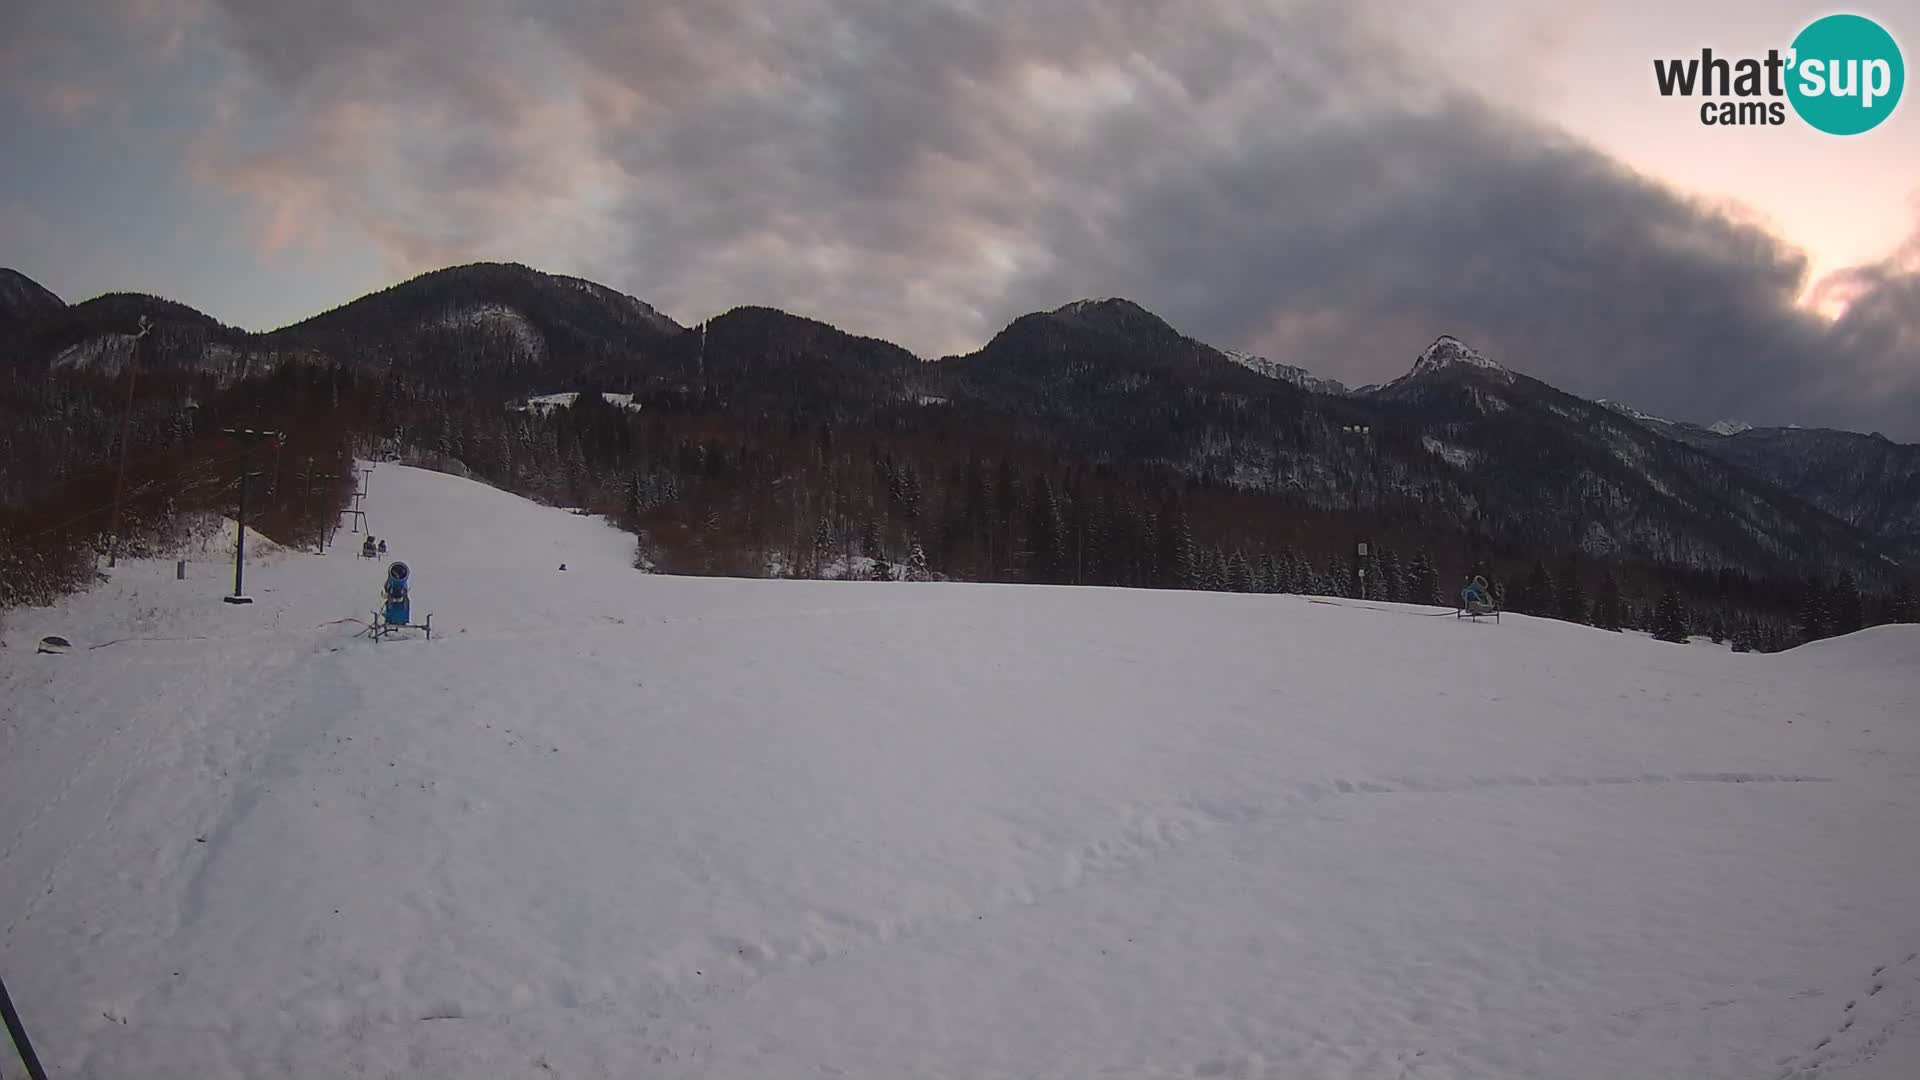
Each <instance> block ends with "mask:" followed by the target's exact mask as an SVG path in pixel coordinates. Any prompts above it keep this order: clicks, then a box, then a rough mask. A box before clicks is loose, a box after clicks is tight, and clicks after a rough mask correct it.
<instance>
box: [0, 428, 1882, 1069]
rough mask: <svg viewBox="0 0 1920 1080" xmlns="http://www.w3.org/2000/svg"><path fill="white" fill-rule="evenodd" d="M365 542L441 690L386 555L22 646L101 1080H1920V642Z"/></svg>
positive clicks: (392, 480) (418, 501) (26, 816)
mask: <svg viewBox="0 0 1920 1080" xmlns="http://www.w3.org/2000/svg"><path fill="white" fill-rule="evenodd" d="M366 506H367V510H368V516H369V518H370V521H371V524H372V528H373V530H374V532H375V533H376V534H378V535H379V536H381V537H382V538H383V539H386V540H387V541H388V543H389V545H390V547H391V555H392V557H394V558H400V559H405V560H407V561H408V562H409V563H410V565H411V566H412V568H413V573H414V597H415V600H414V603H415V612H416V615H418V614H424V613H425V612H428V611H431V612H433V615H434V626H435V634H434V640H433V641H432V642H430V643H429V642H425V641H418V640H413V641H389V642H385V643H381V644H374V643H372V642H369V641H366V640H364V639H357V638H355V637H354V636H353V634H354V631H355V627H354V626H353V625H352V624H351V623H349V622H346V621H342V620H348V619H352V618H356V617H357V618H359V619H361V620H364V619H365V618H366V617H367V615H368V613H369V612H370V611H371V609H372V608H373V607H374V605H375V603H376V590H377V588H378V586H379V583H380V580H381V578H382V575H383V568H384V564H376V563H369V562H367V561H364V560H361V559H357V558H355V557H354V541H355V540H356V539H357V538H355V537H353V536H352V535H351V534H342V535H341V537H340V541H341V542H340V544H339V546H338V548H337V549H336V550H335V551H334V552H332V553H331V554H329V555H327V556H324V557H323V556H315V555H301V554H297V553H291V552H288V553H283V554H281V555H280V556H279V557H278V558H274V559H268V560H263V561H262V562H261V563H259V564H257V565H252V566H250V567H249V570H248V577H247V581H248V586H249V592H251V593H252V594H253V595H254V597H255V598H256V600H257V602H256V603H255V604H254V605H252V606H251V607H233V606H229V605H225V604H222V603H221V602H220V595H221V593H222V592H223V591H224V590H225V588H226V587H227V585H228V584H229V582H230V578H229V577H228V576H227V575H228V573H229V571H228V568H226V567H224V566H222V565H219V564H217V563H214V562H211V561H196V562H194V563H192V564H191V565H190V573H189V579H188V580H187V581H184V582H182V581H175V580H173V565H172V563H171V562H165V563H154V564H130V565H125V566H123V567H122V568H121V570H120V571H118V572H117V578H116V580H115V581H114V582H113V583H112V584H110V585H108V586H103V587H102V588H101V589H100V590H99V591H97V592H95V593H93V594H91V595H87V596H83V597H78V598H75V599H74V600H73V601H71V602H69V603H68V604H66V605H65V606H63V607H61V608H59V609H56V610H29V611H18V612H13V613H11V614H10V615H9V616H8V621H7V630H6V641H7V645H8V648H6V649H5V650H4V651H0V976H3V977H4V978H5V980H6V982H7V985H8V987H9V988H10V989H11V990H12V992H13V995H14V997H15V999H16V1001H17V1002H18V1003H19V1005H20V1006H21V1009H22V1011H23V1013H24V1014H25V1019H26V1021H27V1024H28V1026H29V1030H30V1031H31V1032H32V1034H33V1036H34V1038H35V1041H36V1043H37V1044H38V1047H39V1049H40V1052H41V1055H42V1057H43V1058H44V1059H46V1061H47V1063H48V1065H49V1066H50V1068H51V1070H52V1072H53V1074H54V1075H55V1076H59V1077H78V1076H86V1077H115V1078H118V1077H136V1076H137V1077H141V1078H144V1080H153V1078H162V1077H195V1078H215V1077H236V1078H237V1077H249V1078H254V1077H273V1076H299V1077H329V1078H331V1077H355V1076H366V1077H427V1076H433V1077H487V1078H494V1077H502V1078H504V1077H546V1076H556V1077H641V1076H645V1077H655V1076H661V1077H691V1076H700V1077H724V1078H752V1077H783V1078H784V1077H802V1076H841V1077H875V1078H879V1077H887V1078H898V1077H921V1076H942V1077H1061V1078H1068V1077H1071V1078H1083V1077H1085V1078H1093V1077H1100V1078H1121V1077H1159V1076H1225V1077H1249V1076H1270V1077H1349V1076H1353V1077H1380V1078H1400V1077H1413V1078H1438V1077H1458V1078H1474V1080H1488V1078H1504V1077H1579V1078H1588V1077H1591V1078H1607V1080H1614V1078H1627V1077H1632V1078H1644V1077H1687V1078H1690V1080H1704V1078H1709V1077H1730V1078H1731V1077H1738V1078H1763V1080H1775V1078H1786V1077H1801V1076H1834V1077H1847V1078H1860V1080H1865V1078H1885V1080H1894V1078H1901V1080H1911V1078H1912V1077H1914V1076H1917V1075H1920V959H1916V953H1920V633H1916V632H1915V631H1916V629H1920V628H1914V627H1895V628H1884V629H1880V630H1875V631H1869V632H1866V633H1863V634H1859V635H1855V636H1853V637H1850V638H1846V639H1842V640H1837V641H1831V642H1826V643H1822V644H1820V645H1817V646H1813V647H1809V648H1805V649H1801V650H1797V651H1795V652H1792V653H1788V654H1783V655H1778V656H1754V655H1734V654H1731V653H1729V652H1727V651H1725V650H1720V649H1712V648H1708V647H1683V646H1673V645H1665V644H1660V643H1656V642H1651V641H1647V640H1645V639H1643V638H1638V637H1630V636H1622V635H1613V634H1605V633H1601V632H1597V631H1592V630H1587V629H1583V628H1578V627H1573V626H1568V625H1565V624H1561V623H1556V622H1543V621H1535V620H1529V619H1526V618H1521V617H1509V618H1507V619H1506V620H1504V621H1503V622H1502V623H1501V624H1500V625H1497V626H1496V625H1472V624H1462V623H1459V622H1457V621H1456V620H1454V619H1452V618H1450V617H1448V618H1429V617H1424V616H1423V614H1422V613H1420V612H1419V611H1418V609H1391V608H1388V609H1384V610H1381V609H1376V608H1379V607H1380V606H1378V605H1376V606H1374V607H1372V608H1369V607H1358V606H1345V607H1342V606H1331V605H1326V604H1315V603H1311V602H1309V601H1306V600H1303V599H1301V598H1299V597H1284V596H1283V597H1273V596H1237V595H1224V594H1179V593H1153V592H1127V591H1108V590H1094V589H1078V590H1074V589H1049V588H1023V587H997V586H979V585H916V584H904V583H902V584H890V583H830V582H825V583H814V582H782V581H767V582H746V581H730V580H692V579H677V578H668V577H655V576H649V575H644V574H640V573H638V572H635V571H633V570H631V569H630V568H629V566H628V564H629V562H630V559H631V555H632V544H631V542H630V538H629V537H626V536H624V535H622V534H620V533H618V532H615V531H614V530H612V529H610V528H608V527H606V526H605V525H604V524H602V523H600V522H598V521H596V520H593V519H589V518H583V517H577V516H572V515H569V514H566V513H563V512H560V511H556V510H550V509H544V508H540V507H536V506H533V505H531V504H528V503H526V502H523V501H521V500H518V499H516V498H513V497H511V496H508V495H505V494H501V493H499V492H495V491H492V490H490V489H487V488H485V487H482V486H480V485H478V484H475V483H472V482H469V481H465V480H458V479H454V478H451V477H446V476H440V475H436V474H431V473H426V472H421V471H418V470H412V469H406V468H401V467H397V466H392V465H388V466H382V467H380V468H379V469H378V470H376V471H375V472H374V474H373V477H372V481H371V485H370V494H369V497H368V498H367V500H366ZM563 562H564V563H565V564H566V565H567V567H568V569H567V570H566V571H564V572H562V571H560V570H559V569H558V567H559V565H560V564H561V563H563ZM48 633H59V634H63V635H65V636H67V637H69V638H71V639H72V640H73V642H74V645H75V649H74V651H73V652H72V653H70V654H68V655H63V656H62V655H41V654H37V653H35V652H34V651H33V642H34V641H35V640H37V639H38V638H39V637H40V636H41V635H43V634H48ZM17 1072H18V1066H17V1064H15V1063H13V1062H11V1061H10V1060H9V1061H8V1063H7V1064H6V1065H5V1066H0V1074H5V1075H6V1076H8V1077H12V1076H14V1075H16V1074H17Z"/></svg>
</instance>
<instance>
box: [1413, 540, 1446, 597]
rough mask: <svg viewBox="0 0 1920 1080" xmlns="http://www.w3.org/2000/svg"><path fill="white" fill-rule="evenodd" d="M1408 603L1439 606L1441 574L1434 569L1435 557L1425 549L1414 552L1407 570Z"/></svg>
mask: <svg viewBox="0 0 1920 1080" xmlns="http://www.w3.org/2000/svg"><path fill="white" fill-rule="evenodd" d="M1406 595H1407V602H1408V603H1412V604H1426V605H1429V606H1435V607H1437V606H1439V603H1440V574H1439V572H1438V571H1436V570H1435V569H1434V568H1433V557H1432V556H1431V555H1428V554H1427V553H1426V550H1425V549H1422V550H1420V551H1416V552H1414V555H1413V564H1412V565H1411V566H1409V567H1408V568H1407V594H1406Z"/></svg>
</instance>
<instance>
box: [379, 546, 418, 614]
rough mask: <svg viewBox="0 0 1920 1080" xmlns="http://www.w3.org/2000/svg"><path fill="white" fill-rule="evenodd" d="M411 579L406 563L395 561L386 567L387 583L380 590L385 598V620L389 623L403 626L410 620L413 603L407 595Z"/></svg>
mask: <svg viewBox="0 0 1920 1080" xmlns="http://www.w3.org/2000/svg"><path fill="white" fill-rule="evenodd" d="M411 579H412V573H411V571H409V570H408V569H407V564H406V563H403V562H396V563H394V564H393V565H392V566H389V567H387V584H386V587H385V588H384V589H383V590H381V591H382V593H383V595H384V596H385V597H386V600H387V612H386V620H387V622H388V623H389V624H391V625H394V626H405V625H406V624H407V623H408V622H410V621H411V616H412V614H413V604H412V602H411V601H410V600H409V599H408V597H407V589H408V586H409V583H410V581H411Z"/></svg>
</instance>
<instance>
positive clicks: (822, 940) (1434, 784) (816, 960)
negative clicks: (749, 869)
mask: <svg viewBox="0 0 1920 1080" xmlns="http://www.w3.org/2000/svg"><path fill="white" fill-rule="evenodd" d="M1824 782H1826V778H1824V777H1818V776H1809V775H1803V774H1797V773H1760V772H1678V773H1625V774H1610V775H1603V776H1565V775H1552V776H1526V775H1494V776H1477V777H1457V778H1435V777H1424V778H1421V777H1402V778H1377V779H1357V778H1353V779H1330V780H1322V781H1305V782H1299V783H1296V784H1294V785H1293V786H1292V787H1291V788H1290V789H1287V790H1285V791H1283V792H1282V793H1281V794H1280V795H1279V797H1278V798H1277V799H1276V800H1274V801H1272V802H1270V803H1265V804H1261V803H1254V802H1236V801H1224V800H1209V799H1186V800H1181V801H1180V802H1178V803H1176V804H1175V805H1174V807H1173V808H1172V810H1171V811H1170V812H1169V811H1166V810H1156V809H1155V808H1152V807H1148V806H1135V807H1133V808H1130V809H1129V810H1128V811H1127V813H1126V816H1125V821H1124V824H1123V825H1122V826H1121V828H1120V829H1119V830H1117V831H1116V832H1115V833H1114V834H1113V835H1110V836H1106V837H1102V838H1099V839H1095V840H1090V841H1087V842H1085V843H1083V844H1081V845H1079V846H1078V847H1075V848H1073V849H1071V850H1070V851H1068V852H1067V853H1065V854H1064V855H1054V856H1051V857H1053V858H1057V859H1058V860H1059V869H1058V872H1057V873H1056V874H1054V875H1053V876H1052V877H1051V879H1050V880H1043V881H1041V882H1039V883H1035V884H1032V885H1029V886H1028V887H1025V888H1020V889H1013V890H1008V891H1005V892H1003V893H1002V894H1001V895H1000V896H998V897H996V898H995V900H994V901H993V902H992V903H990V904H988V905H986V906H983V907H981V908H979V909H977V910H973V911H969V912H964V913H962V914H959V915H949V916H942V917H935V918H926V919H906V920H887V919H871V918H866V917H863V916H860V915H857V914H850V913H846V912H834V911H815V912H810V913H809V914H808V916H807V921H808V922H809V923H810V924H811V926H810V928H809V930H808V931H807V932H806V933H804V934H802V935H799V936H793V937H789V938H785V939H771V940H768V939H760V940H755V939H751V938H748V937H740V936H729V935H716V936H714V937H712V938H710V939H709V940H708V941H707V942H706V943H705V946H704V948H701V949H698V950H697V951H698V952H700V953H703V954H704V955H705V956H706V957H707V959H706V960H705V962H704V963H702V964H700V965H699V975H700V981H699V983H698V984H696V985H694V986H691V987H690V986H687V985H684V984H682V985H680V986H676V987H674V988H673V990H672V996H673V997H675V998H677V999H678V1001H679V1003H680V1004H683V1005H691V1006H695V1007H699V1006H703V1005H707V1004H717V1003H718V1002H720V1001H722V1000H725V999H727V998H730V997H733V996H735V995H737V994H740V993H743V992H745V991H746V990H747V989H749V988H750V987H752V986H753V985H754V984H755V983H758V982H759V981H760V980H762V979H765V978H769V977H772V976H777V975H781V974H785V973H789V972H794V971H800V970H804V969H806V968H811V967H816V966H819V965H823V964H830V963H834V962H837V961H840V960H843V959H846V958H848V957H851V956H855V955H858V954H861V953H865V952H867V951H869V950H872V949H876V948H880V947H884V946H889V945H895V944H900V943H904V942H910V941H914V940H917V939H921V938H924V937H928V936H930V935H932V934H936V933H942V932H964V931H965V930H966V929H967V928H969V927H977V926H979V925H980V924H982V923H985V922H987V921H989V920H992V919H995V918H998V917H1000V916H1003V915H1007V914H1010V913H1012V912H1015V911H1019V910H1022V909H1025V908H1030V907H1033V906H1035V905H1038V904H1042V903H1046V902H1048V901H1050V900H1053V899H1055V898H1058V897H1060V896H1064V895H1067V894H1070V893H1073V892H1075V891H1077V890H1080V889H1083V888H1086V887H1089V886H1091V885H1094V884H1097V883H1099V882H1101V881H1103V880H1109V879H1112V878H1115V877H1118V876H1120V875H1123V874H1126V873H1129V872H1131V871H1133V870H1135V869H1137V868H1139V867H1142V866H1145V865H1147V864H1149V863H1151V862H1152V861H1154V860H1155V859H1158V858H1162V857H1164V856H1166V855H1168V854H1171V853H1172V852H1174V851H1177V850H1179V849H1180V848H1182V847H1184V846H1186V845H1188V844H1190V843H1192V842H1193V841H1195V840H1198V839H1200V838H1201V837H1204V836H1207V835H1211V834H1214V833H1217V832H1219V831H1221V830H1224V829H1233V828H1242V827H1250V826H1255V825H1260V824H1266V823H1271V822H1274V821H1277V820H1279V819H1281V818H1282V817H1284V816H1285V815H1286V814H1288V813H1292V812H1297V811H1300V810H1303V809H1305V808H1307V807H1310V806H1313V805H1316V804H1320V803H1323V802H1327V801H1331V800H1336V799H1347V798H1358V797H1378V796H1393V795H1436V794H1455V793H1469V792H1481V791H1499V790H1508V789H1518V788H1537V789H1542V790H1559V789H1568V788H1606V787H1630V786H1632V787H1644V786H1650V785H1665V784H1803V783H1824ZM1028 850H1029V851H1030V852H1032V853H1034V854H1041V855H1046V854H1047V851H1043V850H1041V848H1040V847H1039V846H1038V845H1035V846H1033V847H1030V848H1029V849H1028ZM1049 850H1052V851H1057V848H1055V849H1049Z"/></svg>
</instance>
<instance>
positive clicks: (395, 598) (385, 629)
mask: <svg viewBox="0 0 1920 1080" xmlns="http://www.w3.org/2000/svg"><path fill="white" fill-rule="evenodd" d="M412 587H413V571H412V570H410V569H409V568H408V567H407V564H406V563H403V562H395V563H394V564H393V565H391V566H389V567H387V582H386V584H385V585H382V586H381V587H380V598H381V600H382V602H383V606H382V607H381V609H380V610H379V611H376V612H374V613H373V622H371V623H369V624H367V636H368V637H370V638H372V639H373V640H375V641H379V640H380V639H381V638H384V637H390V636H392V635H393V634H397V633H399V632H400V631H401V630H404V629H409V628H412V629H417V630H425V631H426V632H427V640H428V641H432V640H433V615H432V614H431V613H429V614H428V615H427V621H426V622H423V623H416V622H414V621H413V598H412V596H411V592H412Z"/></svg>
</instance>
